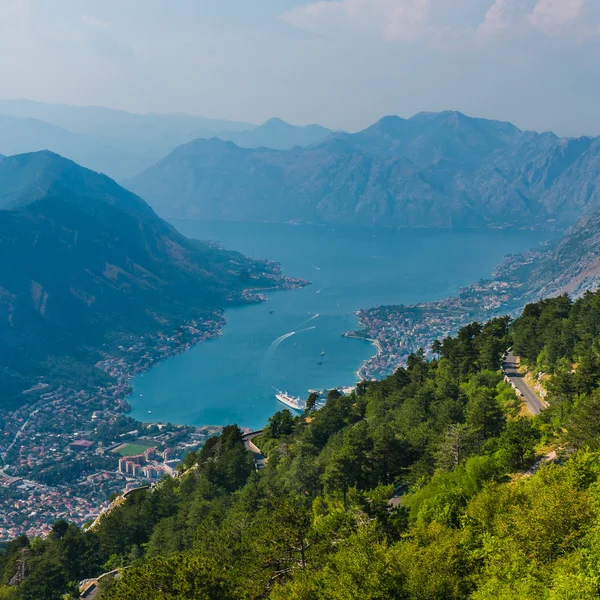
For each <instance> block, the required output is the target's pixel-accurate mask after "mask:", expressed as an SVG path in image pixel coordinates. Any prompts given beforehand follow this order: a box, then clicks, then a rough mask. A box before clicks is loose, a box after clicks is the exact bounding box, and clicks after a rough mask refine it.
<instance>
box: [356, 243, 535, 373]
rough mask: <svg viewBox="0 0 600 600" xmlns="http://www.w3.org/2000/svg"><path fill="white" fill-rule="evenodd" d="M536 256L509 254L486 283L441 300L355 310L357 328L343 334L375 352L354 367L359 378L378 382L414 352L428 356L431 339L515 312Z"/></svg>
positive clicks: (530, 252) (524, 299) (531, 253)
mask: <svg viewBox="0 0 600 600" xmlns="http://www.w3.org/2000/svg"><path fill="white" fill-rule="evenodd" d="M541 254H542V251H541V250H528V251H526V252H524V253H521V254H516V255H509V256H507V257H506V258H505V260H504V262H503V263H502V264H501V265H500V266H499V267H498V269H497V270H496V272H495V273H494V274H493V277H492V279H490V280H483V281H479V282H477V283H474V284H472V285H470V286H468V287H465V288H462V289H460V290H459V291H458V292H457V293H456V295H455V296H452V297H450V298H446V299H444V300H439V301H436V302H427V303H422V304H417V305H414V306H403V305H399V306H379V307H375V308H370V309H366V310H360V311H358V312H357V313H356V314H357V318H358V322H359V325H360V329H359V330H358V331H354V332H348V333H346V334H345V335H346V336H347V337H358V338H362V339H365V340H368V341H371V342H372V343H373V344H374V345H375V347H376V349H377V354H376V355H375V356H373V357H372V358H371V359H369V360H368V361H367V362H366V363H365V364H364V365H362V367H361V368H360V369H359V371H358V373H357V374H358V377H359V379H378V378H381V377H385V376H386V375H389V374H391V373H393V372H394V371H395V370H396V369H398V368H399V367H400V366H403V365H405V364H406V359H407V358H408V356H409V355H410V354H411V353H412V352H415V351H416V350H418V349H419V348H422V349H423V350H424V351H425V353H426V355H430V354H431V345H432V343H433V342H434V341H435V340H443V339H444V338H446V337H448V336H449V335H453V334H455V333H456V332H457V331H458V330H459V329H460V328H461V327H463V326H465V325H467V324H468V323H471V322H473V321H484V320H487V319H490V318H493V317H495V316H500V315H506V314H509V315H512V314H514V313H515V312H517V311H518V310H519V309H520V308H521V307H522V306H523V305H524V304H525V303H526V302H527V301H528V300H529V299H530V298H528V292H529V287H528V285H527V277H526V274H527V271H528V268H529V266H530V265H531V264H533V263H534V262H535V261H536V260H537V259H539V257H540V256H541Z"/></svg>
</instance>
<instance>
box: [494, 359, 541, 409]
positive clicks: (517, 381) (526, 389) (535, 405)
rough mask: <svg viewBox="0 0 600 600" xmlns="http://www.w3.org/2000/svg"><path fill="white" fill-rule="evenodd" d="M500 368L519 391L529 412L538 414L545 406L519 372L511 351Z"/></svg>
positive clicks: (517, 363) (517, 362)
mask: <svg viewBox="0 0 600 600" xmlns="http://www.w3.org/2000/svg"><path fill="white" fill-rule="evenodd" d="M502 368H503V371H504V374H505V375H506V377H508V379H509V380H510V382H511V383H512V384H513V386H514V387H515V388H516V390H517V391H518V392H520V393H521V395H522V396H523V398H524V399H525V402H526V403H527V408H528V409H529V411H530V412H531V414H532V415H539V414H540V413H541V412H542V411H543V410H544V408H546V406H545V405H544V403H543V402H542V400H541V399H540V397H539V396H538V395H537V394H536V393H535V392H534V391H533V389H532V388H531V387H530V385H529V384H528V383H527V382H526V381H525V378H524V375H523V373H520V372H519V359H518V357H517V356H516V355H515V354H513V353H512V352H509V353H508V354H507V355H506V358H505V359H504V361H503V362H502Z"/></svg>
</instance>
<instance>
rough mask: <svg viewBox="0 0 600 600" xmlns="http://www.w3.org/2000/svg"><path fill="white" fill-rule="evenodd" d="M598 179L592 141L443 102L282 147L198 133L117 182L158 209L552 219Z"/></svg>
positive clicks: (565, 218) (359, 220)
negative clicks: (442, 107)
mask: <svg viewBox="0 0 600 600" xmlns="http://www.w3.org/2000/svg"><path fill="white" fill-rule="evenodd" d="M599 177H600V140H598V139H592V138H581V139H578V140H571V139H560V138H558V137H557V136H555V135H554V134H552V133H544V134H538V133H533V132H526V131H525V132H524V131H521V130H519V129H517V128H516V127H514V126H513V125H511V124H509V123H501V122H497V121H488V120H485V119H473V118H470V117H467V116H465V115H462V114H461V113H457V112H444V113H422V114H419V115H415V116H414V117H413V118H411V119H401V118H399V117H385V118H384V119H382V120H380V121H379V122H378V123H377V124H375V125H373V126H372V127H369V128H368V129H366V130H364V131H362V132H359V133H355V134H344V133H334V134H331V135H330V136H328V137H327V138H326V139H325V140H324V141H321V142H319V143H316V144H313V145H312V146H309V147H308V148H294V149H291V150H288V151H277V150H270V149H265V148H258V149H243V148H240V147H239V146H236V145H234V144H232V143H227V142H223V141H219V140H214V139H213V140H195V141H193V142H190V143H189V144H185V145H183V146H180V147H179V148H177V149H176V150H175V151H173V152H172V153H171V154H170V155H168V156H167V157H165V158H164V159H163V160H161V161H159V162H158V163H157V164H156V165H154V166H153V167H151V168H150V169H148V170H147V171H145V172H143V173H141V174H140V175H138V176H136V177H134V178H132V179H130V180H128V181H127V182H126V184H125V185H126V186H127V187H129V188H130V189H132V190H134V191H135V192H137V193H139V194H141V195H142V196H144V198H146V199H147V200H148V202H150V204H151V205H152V206H153V207H154V208H155V209H156V210H157V212H158V213H159V214H161V215H163V216H165V217H196V218H204V219H232V220H251V221H290V220H295V221H307V222H333V223H349V224H364V225H380V226H395V227H396V226H410V227H425V226H429V227H482V226H494V227H505V226H517V227H548V228H552V227H562V226H565V225H568V224H570V223H573V222H574V221H575V220H576V219H577V218H578V217H579V216H581V215H582V214H583V213H585V211H587V210H589V209H591V208H593V207H594V206H596V205H597V204H598V203H599V202H600V180H599Z"/></svg>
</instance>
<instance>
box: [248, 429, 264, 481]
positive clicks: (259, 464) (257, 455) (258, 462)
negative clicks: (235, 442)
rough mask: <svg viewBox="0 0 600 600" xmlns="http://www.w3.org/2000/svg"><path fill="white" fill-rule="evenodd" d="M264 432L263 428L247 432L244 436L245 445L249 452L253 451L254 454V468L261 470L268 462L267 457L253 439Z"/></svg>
mask: <svg viewBox="0 0 600 600" xmlns="http://www.w3.org/2000/svg"><path fill="white" fill-rule="evenodd" d="M261 433H262V429H261V430H260V431H252V432H251V433H246V434H245V435H243V436H242V438H243V440H244V446H246V450H248V452H252V455H253V456H254V468H255V469H256V470H257V471H260V470H261V469H262V468H264V467H265V465H266V464H267V459H266V458H265V457H264V456H263V454H262V453H261V451H260V449H259V448H257V447H256V446H255V445H254V443H253V442H252V440H253V439H254V438H256V437H258V436H259V435H260V434H261Z"/></svg>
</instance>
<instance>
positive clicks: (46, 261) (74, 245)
mask: <svg viewBox="0 0 600 600" xmlns="http://www.w3.org/2000/svg"><path fill="white" fill-rule="evenodd" d="M0 255H1V256H3V257H7V259H6V260H2V261H1V262H0V365H1V366H2V367H1V370H0V389H2V396H3V398H4V399H5V400H7V399H8V398H10V397H14V396H15V394H18V392H19V391H20V390H22V389H24V387H23V386H24V385H30V384H31V383H32V379H31V378H32V376H33V375H35V378H37V377H38V376H40V375H44V374H47V373H48V372H49V371H50V370H51V369H52V365H53V364H54V368H55V370H54V371H53V376H54V378H57V377H58V373H60V371H61V368H59V367H57V366H56V365H57V364H61V365H65V364H67V365H68V364H70V363H71V362H73V361H74V362H75V364H78V362H79V361H82V362H86V364H94V362H95V361H96V360H97V359H98V356H99V354H98V352H99V349H100V348H101V347H102V346H103V345H107V347H109V345H110V344H111V343H117V342H118V340H119V339H121V338H122V337H123V336H125V335H130V334H135V335H138V336H139V335H145V334H153V333H156V332H158V331H167V332H168V331H172V330H173V329H174V328H176V327H178V326H179V325H180V324H182V323H184V322H186V321H190V320H192V319H193V320H197V321H199V322H201V321H202V319H203V318H204V317H210V315H211V314H213V315H214V313H215V311H217V312H219V311H221V310H222V309H223V308H224V307H225V306H226V305H228V304H230V303H232V302H242V301H244V300H243V291H244V289H246V288H251V287H260V288H266V287H273V286H275V285H277V284H278V283H279V282H280V281H282V278H281V276H280V274H279V266H278V265H276V264H275V263H270V262H266V261H265V262H263V261H256V260H251V259H247V258H246V257H244V256H242V255H241V254H238V253H236V252H228V251H226V250H223V249H221V248H218V247H215V246H214V245H206V244H204V243H201V242H197V241H192V240H189V239H187V238H185V237H184V236H183V235H181V234H180V233H178V232H177V231H176V230H175V229H174V228H173V227H171V226H170V225H168V224H167V223H166V222H164V221H163V220H162V219H160V218H159V217H158V216H157V215H156V214H155V213H154V211H153V210H152V209H151V208H150V207H149V206H148V205H147V204H146V203H145V202H144V201H143V200H142V199H141V198H139V197H138V196H136V195H134V194H132V193H131V192H129V191H127V190H125V189H123V188H122V187H120V186H119V185H118V184H117V183H115V182H114V181H113V180H111V179H110V178H108V177H107V176H105V175H101V174H98V173H95V172H93V171H90V170H88V169H85V168H83V167H80V166H79V165H77V164H75V163H73V162H71V161H69V160H67V159H64V158H62V157H60V156H58V155H56V154H53V153H50V152H48V151H44V152H39V153H34V154H23V155H17V156H12V157H8V158H7V157H0ZM94 359H95V360H94Z"/></svg>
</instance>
